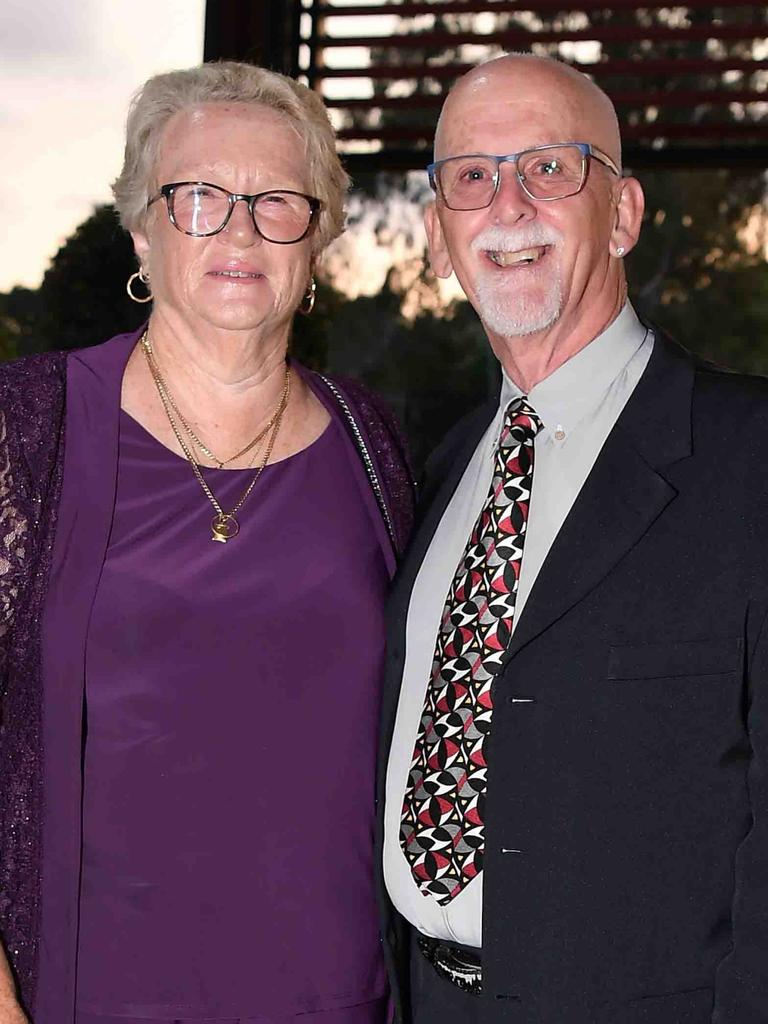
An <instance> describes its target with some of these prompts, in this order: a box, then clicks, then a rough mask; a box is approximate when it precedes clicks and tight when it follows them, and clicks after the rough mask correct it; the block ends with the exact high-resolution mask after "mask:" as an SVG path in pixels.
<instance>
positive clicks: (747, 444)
mask: <svg viewBox="0 0 768 1024" xmlns="http://www.w3.org/2000/svg"><path fill="white" fill-rule="evenodd" d="M430 179H431V182H432V185H433V187H434V189H435V192H436V198H435V204H434V206H433V207H431V208H430V209H429V210H428V211H427V215H426V227H427V234H428V239H429V249H430V258H431V262H432V266H433V267H434V269H435V272H436V273H437V274H438V275H439V276H441V277H447V276H448V275H449V274H450V273H451V271H454V272H455V273H456V275H457V277H458V279H459V281H460V283H461V285H462V287H463V289H464V291H465V292H466V294H467V297H468V298H469V300H470V302H471V303H472V305H473V306H474V307H475V309H476V311H477V313H478V315H479V316H480V319H481V321H482V323H483V326H484V328H485V330H486V333H487V335H488V341H489V343H490V345H491V348H492V349H493V352H494V354H495V355H496V357H497V358H498V360H499V362H500V364H501V370H502V382H501V390H500V396H499V397H498V398H497V399H495V400H494V401H493V402H491V403H490V404H489V405H487V406H486V407H485V408H483V409H481V410H479V411H478V412H477V413H476V414H474V415H472V416H471V417H470V418H468V419H467V420H465V421H464V422H462V423H461V424H460V425H459V426H458V427H457V428H455V430H454V431H453V432H452V433H451V434H450V435H449V436H448V438H447V439H446V440H445V442H444V444H443V445H442V446H441V447H440V448H439V449H438V450H437V452H436V453H435V454H434V455H433V457H432V459H431V460H430V463H429V465H428V469H427V476H426V482H425V487H424V493H423V514H422V521H421V527H420V530H419V531H418V532H417V534H416V537H415V540H414V543H413V545H412V548H411V552H410V556H409V558H408V559H407V560H406V562H405V564H404V566H403V568H402V570H401V573H400V576H399V583H398V586H397V587H396V590H395V594H394V598H393V605H392V634H391V644H390V653H389V687H388V691H387V693H386V695H385V700H384V743H383V745H382V754H381V765H380V792H379V797H380V803H382V804H385V805H386V806H385V812H384V815H383V821H382V829H381V837H382V845H383V878H382V885H383V893H382V895H383V896H384V903H385V905H386V906H387V908H388V910H387V921H386V926H385V929H384V941H385V947H386V949H387V950H388V953H389V958H390V967H391V968H392V976H393V980H394V985H395V994H396V1001H397V1002H398V1005H399V1008H400V1014H401V1018H402V1019H403V1020H404V1021H409V1022H410V1021H412V1022H413V1024H454V1022H455V1024H458V1022H461V1024H473V1022H482V1024H495V1022H497V1021H498V1022H502V1021H503V1022H514V1024H640V1022H643V1024H705V1022H706V1024H709V1022H717V1024H757V1022H758V1021H760V1022H763V1024H764V1022H765V1021H768V832H767V830H768V735H767V730H768V713H767V712H766V707H765V703H766V699H767V697H768V694H767V693H766V686H767V685H768V678H766V676H767V675H768V629H766V628H764V626H765V623H766V620H767V619H768V474H767V473H766V468H765V467H766V465H767V464H768V389H767V388H766V384H765V382H764V381H759V380H752V379H748V378H744V377H738V376H735V375H731V374H726V373H723V372H720V371H718V370H716V369H714V368H713V367H711V366H705V365H702V364H701V363H699V362H697V361H696V360H695V359H694V358H693V357H692V356H690V355H689V354H688V353H687V352H686V351H684V350H683V349H682V348H680V347H678V346H677V345H676V344H674V343H673V342H672V341H670V340H669V339H667V338H666V337H665V336H664V335H663V334H662V333H661V332H660V331H659V330H657V329H655V328H653V327H651V326H649V325H645V324H644V323H642V322H641V321H640V320H639V319H638V317H637V316H636V314H635V313H634V311H633V310H632V307H631V306H630V305H629V304H628V302H627V298H626V284H625V277H624V269H623V263H622V257H623V256H624V255H626V253H628V252H629V250H630V249H631V248H632V246H633V245H634V244H635V242H636V240H637V237H638V233H639V230H640V223H641V218H642V212H643V195H642V191H641V188H640V185H639V183H638V182H637V181H636V180H635V179H633V178H630V177H623V176H622V173H621V153H620V140H619V131H618V126H617V121H616V115H615V112H614V110H613V107H612V105H611V103H610V102H609V100H608V99H607V97H606V96H605V95H604V94H603V93H602V92H600V90H599V89H597V88H596V87H595V86H594V85H593V84H591V82H590V81H589V80H588V79H587V78H585V77H584V76H583V75H581V74H579V73H578V72H576V71H574V70H572V69H569V68H567V67H565V66H563V65H560V64H558V63H555V62H552V61H547V60H542V59H537V58H534V57H530V56H514V55H513V56H506V57H502V58H499V59H497V60H494V61H491V62H489V63H486V64H484V65H482V66H480V67H478V68H476V69H474V70H473V71H471V72H470V73H469V74H468V75H466V76H465V77H464V78H463V79H462V80H461V81H460V82H459V84H458V85H457V86H456V88H455V89H454V90H453V92H452V93H451V94H450V96H449V97H448V100H447V102H446V104H445V107H444V109H443V112H442V115H441V118H440V123H439V126H438V131H437V137H436V141H435V163H434V164H432V165H431V167H430ZM448 329H449V328H448ZM442 369H443V372H445V373H450V372H451V369H450V367H444V368H442ZM384 797H385V798H386V799H385V800H384V799H383V798H384Z"/></svg>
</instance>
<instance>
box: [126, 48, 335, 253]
mask: <svg viewBox="0 0 768 1024" xmlns="http://www.w3.org/2000/svg"><path fill="white" fill-rule="evenodd" d="M203 103H258V104H262V105H263V106H265V107H269V108H270V109H271V110H275V111H277V112H278V113H280V114H282V115H283V116H284V117H286V118H287V119H288V120H289V121H290V122H291V124H292V125H293V126H294V128H295V129H296V131H297V132H298V134H299V137H300V138H301V139H303V141H304V146H305V152H306V159H307V172H308V175H309V182H310V189H311V191H312V193H313V195H315V196H317V198H318V199H320V201H321V203H322V208H321V211H320V215H319V218H318V223H317V227H316V228H315V231H314V234H313V236H312V250H313V253H314V254H315V255H317V254H318V253H320V252H321V251H322V250H323V249H324V248H325V247H326V246H327V245H328V244H329V243H330V242H332V241H333V239H334V238H336V237H337V236H338V235H340V234H341V232H342V231H343V229H344V198H345V196H346V192H347V189H348V187H349V178H348V177H347V174H346V172H345V171H344V168H343V167H342V166H341V161H340V160H339V158H338V156H337V154H336V145H335V143H336V139H335V135H334V131H333V127H332V126H331V123H330V121H329V120H328V113H327V111H326V109H325V107H324V106H323V101H322V100H321V99H320V97H319V96H318V94H317V93H316V92H313V91H312V90H311V89H308V88H307V87H306V86H304V85H300V84H299V83H298V82H296V81H294V80H293V79H292V78H288V77H287V76H286V75H280V74H278V73H277V72H275V71H268V70H267V69H266V68H260V67H256V66H255V65H253V64H240V63H238V62H236V61H220V62H217V63H211V64H202V65H200V66H199V67H196V68H188V69H187V70H184V71H169V72H167V73H166V74H162V75H155V76H154V77H153V78H150V79H149V80H148V81H147V82H145V83H144V85H143V86H142V87H141V89H139V91H138V92H137V93H136V94H135V95H134V97H133V100H132V101H131V106H130V109H129V111H128V121H127V124H126V140H125V157H124V160H123V169H122V171H121V172H120V176H119V177H118V178H117V179H116V180H115V182H114V184H113V186H112V193H113V195H114V197H115V206H116V207H117V211H118V213H119V214H120V221H121V223H122V225H123V227H124V228H126V230H128V231H136V230H140V229H141V228H142V227H143V226H144V219H145V216H146V212H147V200H148V199H149V197H150V190H152V189H154V188H155V187H156V185H157V184H159V183H158V182H153V180H152V177H153V174H154V170H155V167H156V166H157V159H158V154H159V148H160V139H161V137H162V134H163V130H164V129H165V126H166V125H167V123H168V121H169V120H170V119H171V118H172V117H173V115H174V114H176V113H178V111H180V110H186V109H188V108H190V107H196V106H199V105H200V104H203Z"/></svg>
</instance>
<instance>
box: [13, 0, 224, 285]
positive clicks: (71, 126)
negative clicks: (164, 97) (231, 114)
mask: <svg viewBox="0 0 768 1024" xmlns="http://www.w3.org/2000/svg"><path fill="white" fill-rule="evenodd" d="M204 19H205V0H130V2H129V3H128V2H125V0H110V2H104V0H74V2H62V0H33V2H30V0H2V2H1V3H0V153H2V154H3V160H2V165H1V166H2V169H1V170H0V176H2V187H0V220H1V222H2V233H1V234H0V238H1V239H2V242H1V243H0V291H8V290H9V289H10V288H12V287H13V286H14V285H24V286H26V287H30V288H35V287H37V285H39V283H40V280H41V279H42V276H43V273H44V272H45V269H46V267H47V265H48V262H49V260H50V258H51V257H52V256H53V255H54V254H55V253H56V251H57V250H58V249H59V247H60V246H61V244H62V243H63V242H64V240H65V239H66V238H67V236H68V235H70V234H71V233H72V231H73V230H74V228H75V227H77V225H78V224H80V223H82V221H84V220H85V219H86V218H87V217H88V216H89V214H90V213H91V212H92V210H93V207H94V205H95V204H97V203H103V202H109V201H110V188H109V186H110V182H111V181H112V180H113V179H114V178H115V177H116V175H117V174H118V172H119V170H120V165H121V162H122V148H123V129H124V123H125V114H126V111H127V107H128V101H129V100H130V97H131V94H132V93H133V92H134V90H135V89H137V88H138V87H139V86H140V85H141V84H142V82H144V81H145V79H147V78H149V77H150V75H153V74H155V73H157V72H160V71H168V70H171V69H172V68H181V67H190V66H191V65H194V64H199V63H200V61H201V60H202V56H203V28H204Z"/></svg>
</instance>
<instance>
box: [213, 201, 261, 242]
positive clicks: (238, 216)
mask: <svg viewBox="0 0 768 1024" xmlns="http://www.w3.org/2000/svg"><path fill="white" fill-rule="evenodd" d="M221 234H222V235H226V237H227V240H228V241H231V242H234V243H235V244H236V245H238V246H240V247H242V248H247V247H249V246H251V245H255V244H256V243H257V242H260V241H261V235H260V234H259V232H258V231H257V230H256V225H255V224H254V222H253V217H252V216H251V211H250V209H249V207H248V203H247V202H246V201H245V199H238V200H237V202H236V203H235V208H234V210H233V211H232V215H231V216H230V218H229V221H228V222H227V226H226V227H225V228H224V230H223V231H222V232H221Z"/></svg>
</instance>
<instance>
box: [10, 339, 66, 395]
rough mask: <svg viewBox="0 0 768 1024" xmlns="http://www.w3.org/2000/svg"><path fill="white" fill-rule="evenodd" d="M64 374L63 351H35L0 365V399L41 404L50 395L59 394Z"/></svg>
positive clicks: (64, 377) (64, 358) (63, 382)
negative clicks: (32, 353) (33, 353)
mask: <svg viewBox="0 0 768 1024" xmlns="http://www.w3.org/2000/svg"><path fill="white" fill-rule="evenodd" d="M66 374H67V353H66V352H39V353H36V354H35V355H31V356H22V357H21V358H20V359H12V360H10V361H9V362H6V363H0V396H1V397H2V399H3V404H4V405H5V401H6V400H8V401H11V402H12V404H19V403H21V404H24V403H33V404H44V403H47V402H50V399H51V397H52V393H55V392H57V391H63V389H64V384H65V381H66Z"/></svg>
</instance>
